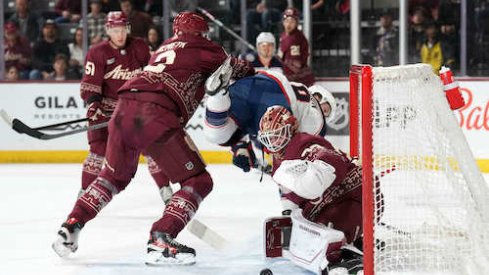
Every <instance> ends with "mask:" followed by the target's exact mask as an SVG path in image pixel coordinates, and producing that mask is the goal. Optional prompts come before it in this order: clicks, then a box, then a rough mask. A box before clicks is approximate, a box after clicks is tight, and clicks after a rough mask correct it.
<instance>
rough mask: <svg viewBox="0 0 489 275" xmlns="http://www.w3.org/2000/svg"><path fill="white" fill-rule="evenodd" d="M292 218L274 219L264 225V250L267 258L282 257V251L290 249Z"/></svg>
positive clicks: (268, 220) (266, 221)
mask: <svg viewBox="0 0 489 275" xmlns="http://www.w3.org/2000/svg"><path fill="white" fill-rule="evenodd" d="M291 226H292V220H291V219H290V217H285V216H284V217H272V218H268V219H267V220H265V223H264V232H263V238H264V248H265V256H266V257H267V258H276V257H282V249H288V246H289V240H290V228H291Z"/></svg>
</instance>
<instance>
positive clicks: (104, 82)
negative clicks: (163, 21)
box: [80, 37, 150, 111]
mask: <svg viewBox="0 0 489 275" xmlns="http://www.w3.org/2000/svg"><path fill="white" fill-rule="evenodd" d="M149 58H150V54H149V47H148V45H147V44H146V43H145V42H144V40H143V39H140V38H130V37H128V38H127V45H126V47H125V48H123V49H114V48H113V47H112V46H111V45H110V44H109V41H103V42H100V43H99V44H97V45H95V46H93V47H92V48H90V50H89V51H88V53H87V57H86V60H85V72H84V74H83V78H82V81H81V84H80V92H81V97H82V99H83V100H85V101H86V100H87V99H88V98H89V97H90V96H93V95H95V94H98V95H101V96H102V97H103V98H104V100H103V103H104V109H105V111H112V110H113V108H114V107H115V103H116V100H117V90H119V88H120V87H121V86H122V84H124V82H126V81H127V80H129V79H131V78H132V77H134V76H135V75H136V74H137V73H139V72H141V71H142V70H143V68H144V66H146V64H147V63H148V61H149Z"/></svg>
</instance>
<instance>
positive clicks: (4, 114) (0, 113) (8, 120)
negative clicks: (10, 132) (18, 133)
mask: <svg viewBox="0 0 489 275" xmlns="http://www.w3.org/2000/svg"><path fill="white" fill-rule="evenodd" d="M0 116H1V117H2V119H3V120H4V121H5V123H7V124H8V125H10V127H12V124H13V119H12V118H11V117H10V116H9V115H8V114H7V112H5V110H4V109H0Z"/></svg>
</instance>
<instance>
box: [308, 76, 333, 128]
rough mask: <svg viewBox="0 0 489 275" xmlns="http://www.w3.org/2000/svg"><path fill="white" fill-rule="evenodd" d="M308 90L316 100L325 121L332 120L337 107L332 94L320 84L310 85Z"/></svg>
mask: <svg viewBox="0 0 489 275" xmlns="http://www.w3.org/2000/svg"><path fill="white" fill-rule="evenodd" d="M308 90H309V92H310V93H311V95H312V96H314V97H315V98H316V99H317V100H318V102H319V105H320V107H321V111H322V112H323V116H324V118H325V119H326V122H332V121H333V119H334V118H335V114H336V109H337V106H336V99H335V98H334V96H333V94H332V93H331V92H330V91H328V90H326V88H324V87H323V86H321V85H312V86H311V87H309V88H308ZM328 105H329V106H328Z"/></svg>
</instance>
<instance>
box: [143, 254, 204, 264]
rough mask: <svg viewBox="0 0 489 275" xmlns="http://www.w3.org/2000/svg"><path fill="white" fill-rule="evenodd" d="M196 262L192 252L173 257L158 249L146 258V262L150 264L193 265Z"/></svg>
mask: <svg viewBox="0 0 489 275" xmlns="http://www.w3.org/2000/svg"><path fill="white" fill-rule="evenodd" d="M195 262H196V260H195V256H194V255H192V254H185V253H181V254H179V255H177V256H175V258H173V257H165V256H163V254H162V253H161V252H158V251H153V252H149V253H148V254H147V256H146V260H145V264H146V265H149V266H167V265H193V264H195Z"/></svg>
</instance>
